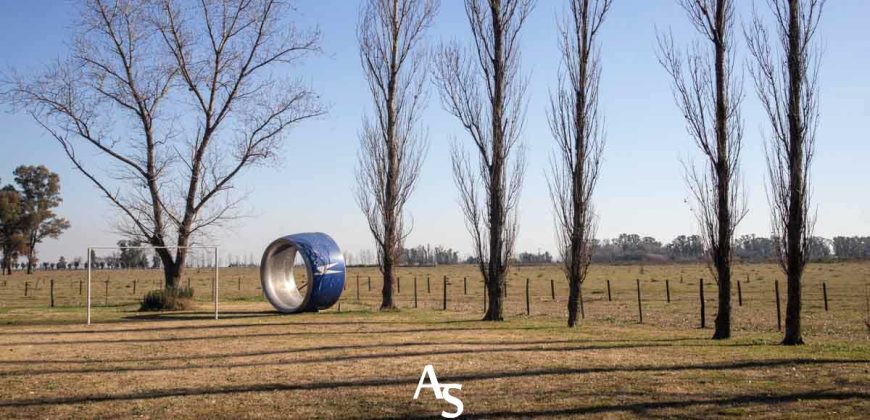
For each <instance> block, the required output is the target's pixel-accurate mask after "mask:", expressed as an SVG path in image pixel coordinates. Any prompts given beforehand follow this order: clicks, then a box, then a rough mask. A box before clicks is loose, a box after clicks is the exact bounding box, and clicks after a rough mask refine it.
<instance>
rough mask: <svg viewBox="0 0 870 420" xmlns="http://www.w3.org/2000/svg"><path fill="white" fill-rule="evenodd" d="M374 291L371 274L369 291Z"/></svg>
mask: <svg viewBox="0 0 870 420" xmlns="http://www.w3.org/2000/svg"><path fill="white" fill-rule="evenodd" d="M371 291H372V277H371V276H369V292H371Z"/></svg>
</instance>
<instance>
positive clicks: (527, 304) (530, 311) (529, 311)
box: [526, 277, 532, 315]
mask: <svg viewBox="0 0 870 420" xmlns="http://www.w3.org/2000/svg"><path fill="white" fill-rule="evenodd" d="M531 314H532V307H531V304H530V303H529V278H528V277H526V315H531Z"/></svg>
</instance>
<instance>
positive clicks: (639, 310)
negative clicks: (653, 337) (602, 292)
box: [607, 279, 643, 324]
mask: <svg viewBox="0 0 870 420" xmlns="http://www.w3.org/2000/svg"><path fill="white" fill-rule="evenodd" d="M635 282H637V315H638V317H639V318H640V323H641V324H643V307H642V306H641V298H640V279H635ZM607 285H608V286H609V285H610V281H609V280H608V282H607ZM607 290H608V291H609V290H610V288H609V287H608V289H607Z"/></svg>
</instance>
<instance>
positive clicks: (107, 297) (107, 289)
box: [103, 277, 190, 306]
mask: <svg viewBox="0 0 870 420" xmlns="http://www.w3.org/2000/svg"><path fill="white" fill-rule="evenodd" d="M187 281H188V282H190V278H188V279H187ZM187 288H188V289H189V288H190V286H187ZM105 299H106V300H105V302H103V306H109V278H108V277H106V298H105Z"/></svg>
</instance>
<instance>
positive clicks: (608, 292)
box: [607, 279, 613, 302]
mask: <svg viewBox="0 0 870 420" xmlns="http://www.w3.org/2000/svg"><path fill="white" fill-rule="evenodd" d="M607 301H608V302H611V301H613V299H611V298H610V279H607Z"/></svg>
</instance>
